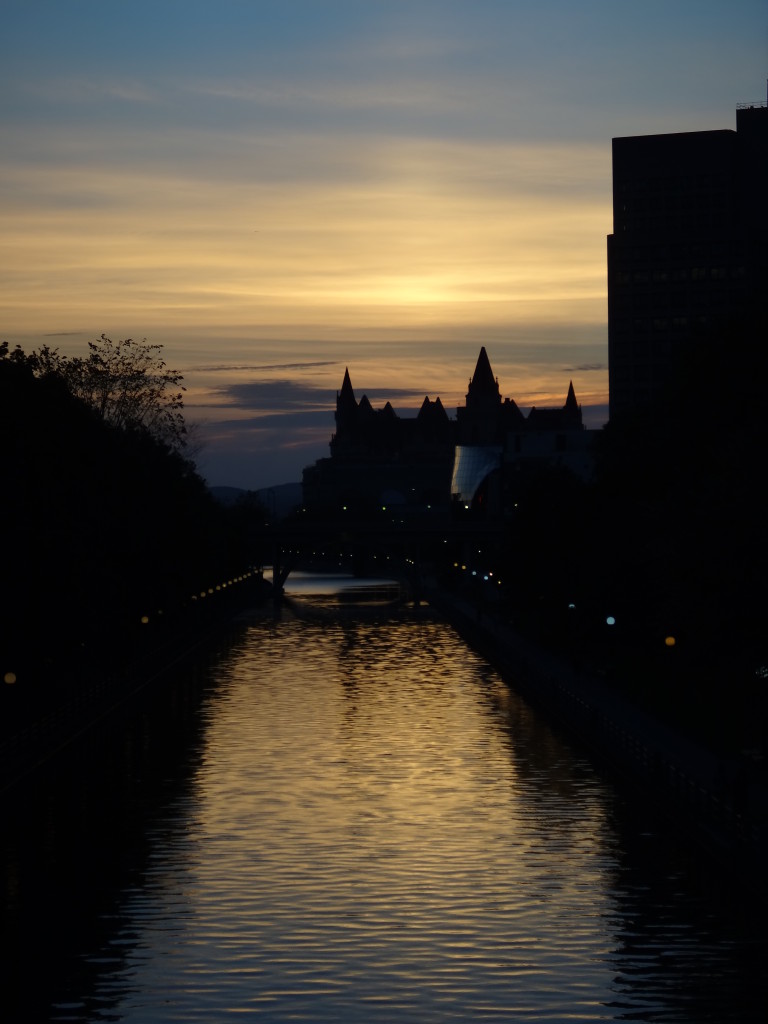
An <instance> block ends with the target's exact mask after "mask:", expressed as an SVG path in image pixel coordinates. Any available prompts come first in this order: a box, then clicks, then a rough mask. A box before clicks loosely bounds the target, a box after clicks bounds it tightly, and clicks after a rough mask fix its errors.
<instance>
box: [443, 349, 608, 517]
mask: <svg viewBox="0 0 768 1024" xmlns="http://www.w3.org/2000/svg"><path fill="white" fill-rule="evenodd" d="M456 428H457V430H456V436H457V443H456V454H455V458H454V463H453V474H452V478H451V498H452V500H453V501H454V503H455V504H457V505H459V506H463V507H464V508H466V509H471V508H475V509H478V508H481V507H482V508H483V509H484V510H486V511H487V512H489V513H490V514H492V515H500V514H504V512H505V511H508V509H507V508H506V506H507V505H510V506H511V505H512V504H513V503H514V500H515V491H516V486H515V479H516V477H518V476H519V474H520V471H521V469H522V468H523V467H524V468H525V469H526V471H528V472H529V473H530V472H535V471H537V470H541V469H553V468H556V469H565V470H568V471H569V472H571V473H574V474H576V475H577V476H579V477H581V478H582V479H586V478H588V477H589V476H591V474H592V470H593V458H592V444H593V440H594V434H595V432H594V431H587V430H585V429H584V423H583V419H582V413H581V406H580V405H579V404H578V402H577V400H576V393H575V391H574V388H573V382H571V383H570V384H569V386H568V394H567V396H566V399H565V404H564V405H563V406H562V407H561V408H555V409H537V408H535V407H534V408H533V409H531V410H530V412H529V413H528V416H524V415H523V414H522V412H521V411H520V409H519V408H518V406H517V404H516V403H515V402H514V400H513V399H511V398H505V399H503V400H502V397H501V391H500V388H499V382H498V380H497V379H496V378H495V377H494V375H493V371H492V370H491V364H490V361H489V359H488V355H487V353H486V351H485V348H482V349H481V350H480V355H479V357H478V360H477V365H476V367H475V372H474V374H473V376H472V378H471V380H470V382H469V387H468V389H467V396H466V404H465V405H464V406H463V407H461V406H460V407H459V408H458V409H457V410H456Z"/></svg>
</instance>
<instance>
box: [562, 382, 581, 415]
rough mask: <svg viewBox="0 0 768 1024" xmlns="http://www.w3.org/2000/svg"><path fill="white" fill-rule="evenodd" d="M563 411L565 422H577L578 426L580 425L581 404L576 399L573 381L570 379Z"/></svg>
mask: <svg viewBox="0 0 768 1024" xmlns="http://www.w3.org/2000/svg"><path fill="white" fill-rule="evenodd" d="M563 413H564V414H565V420H566V422H567V423H573V424H578V426H582V419H581V406H580V405H579V403H578V402H577V401H576V392H575V391H574V389H573V381H571V382H570V384H569V385H568V396H567V398H566V399H565V405H564V406H563Z"/></svg>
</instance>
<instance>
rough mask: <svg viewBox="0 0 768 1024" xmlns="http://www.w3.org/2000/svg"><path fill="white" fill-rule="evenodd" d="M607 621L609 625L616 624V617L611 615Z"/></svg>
mask: <svg viewBox="0 0 768 1024" xmlns="http://www.w3.org/2000/svg"><path fill="white" fill-rule="evenodd" d="M605 621H606V622H607V623H608V625H609V626H615V625H616V619H615V618H614V617H613V615H609V616H608V618H607V619H606V620H605Z"/></svg>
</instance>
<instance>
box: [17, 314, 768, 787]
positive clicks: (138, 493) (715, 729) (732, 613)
mask: <svg viewBox="0 0 768 1024" xmlns="http://www.w3.org/2000/svg"><path fill="white" fill-rule="evenodd" d="M753 329H754V328H753ZM758 337H759V340H762V339H763V338H764V337H765V332H764V331H761V332H759V335H758ZM103 343H108V346H107V347H106V357H110V356H113V355H114V352H115V349H117V350H118V354H119V355H120V356H121V358H123V357H125V356H126V355H127V362H126V361H125V360H124V359H123V362H121V363H120V365H119V370H120V372H121V373H122V374H123V377H125V376H126V374H128V375H129V371H132V370H136V366H135V365H134V364H135V361H136V356H137V355H138V356H139V357H140V359H139V361H140V362H141V364H142V365H141V366H140V367H139V368H138V373H137V375H136V376H135V379H132V382H131V383H130V387H128V388H123V391H122V393H121V394H122V396H123V398H125V395H126V393H127V394H128V398H129V399H130V396H131V394H133V393H134V392H136V391H138V393H140V394H143V395H144V396H146V392H147V389H148V387H149V386H150V385H151V386H152V387H153V388H154V390H153V391H152V392H151V395H150V398H151V400H152V401H154V402H155V403H156V404H158V405H159V407H160V408H159V412H160V414H161V415H160V416H159V417H158V416H154V417H150V418H149V419H148V420H145V421H142V422H137V421H136V420H134V419H132V418H131V415H130V414H126V406H125V402H123V404H122V405H121V406H120V419H119V421H118V422H115V421H113V420H112V419H111V418H110V415H109V402H108V401H107V402H105V400H104V394H105V390H108V388H106V387H105V386H102V383H101V382H102V381H103V376H102V377H98V374H102V375H104V374H105V366H107V368H109V367H108V363H109V359H108V358H103V356H104V344H103ZM124 344H125V343H117V344H116V345H113V344H112V343H111V342H109V339H104V338H102V343H101V344H100V343H98V342H97V343H95V345H94V346H92V357H91V358H92V360H93V365H92V366H90V367H88V366H87V365H84V364H85V363H87V361H80V362H79V364H78V365H74V366H73V364H75V363H76V362H77V361H71V360H66V359H62V358H59V357H58V356H57V354H56V353H55V352H53V353H51V352H50V351H48V350H43V353H42V355H43V356H45V358H44V359H43V358H41V354H40V353H33V354H32V355H26V354H25V353H24V352H22V351H21V350H20V349H18V348H17V349H16V350H15V351H13V352H9V350H8V347H7V345H3V346H2V348H1V349H0V424H1V427H2V438H3V446H2V456H1V458H2V479H3V481H4V484H5V488H4V490H5V496H4V500H3V503H2V513H1V515H2V538H3V544H4V545H5V563H6V572H5V574H4V575H5V579H4V585H3V596H2V622H3V630H2V652H1V653H2V664H0V672H2V673H3V674H5V673H9V672H10V673H13V675H14V677H15V679H16V681H15V683H13V684H8V683H5V684H4V685H3V687H2V702H3V724H2V728H1V729H0V736H2V737H8V736H9V735H13V733H14V731H16V730H17V729H19V728H20V727H22V726H24V725H25V724H26V723H28V722H29V721H30V720H31V719H34V717H35V716H40V715H43V714H45V713H47V712H48V711H49V710H50V709H51V708H52V707H54V706H55V705H56V704H57V703H58V702H59V701H60V700H62V699H63V695H64V694H67V693H71V692H72V691H73V690H77V689H78V688H81V687H83V686H85V685H86V683H87V682H88V681H89V680H91V679H92V678H93V677H94V676H98V675H99V674H100V673H101V674H103V670H104V669H103V667H104V665H105V664H114V663H115V651H118V652H123V657H124V662H125V664H126V665H129V664H130V663H131V662H133V661H135V660H136V659H139V658H140V659H144V658H146V657H151V652H152V650H153V649H154V648H156V647H157V648H159V646H160V645H162V644H164V643H167V642H168V641H169V639H170V638H174V637H176V638H178V637H183V636H185V635H188V636H193V635H195V634H196V633H198V632H199V631H200V629H201V628H203V627H204V625H205V623H206V622H207V621H209V620H210V618H211V617H212V616H213V617H215V614H218V613H214V612H213V610H212V609H213V608H214V606H216V607H217V608H219V609H222V610H226V611H227V612H229V611H231V610H232V609H234V608H236V607H242V606H243V604H247V603H248V602H253V601H254V600H256V599H258V597H259V595H256V593H255V590H254V589H253V588H248V589H243V588H240V589H239V590H238V588H237V587H235V586H233V581H234V582H239V583H242V582H243V580H244V579H247V578H250V577H248V576H247V574H248V573H250V572H251V571H252V570H253V568H254V567H257V566H259V565H261V564H262V562H263V561H264V560H265V558H266V560H269V558H270V557H271V550H270V548H269V547H268V546H267V539H268V537H269V532H270V526H269V525H268V523H267V514H266V511H265V510H264V508H263V507H262V506H261V505H260V504H259V503H258V501H256V500H255V498H254V497H253V496H252V495H248V494H246V495H245V496H244V498H243V500H241V501H240V502H238V503H235V504H234V505H232V506H229V507H227V506H224V505H222V504H220V503H219V502H217V501H215V500H214V498H213V497H212V495H211V494H210V492H209V491H208V489H207V487H206V485H205V483H204V481H203V480H202V479H201V478H200V477H199V475H198V474H197V473H196V471H195V468H194V465H193V463H192V462H191V461H190V460H189V459H188V458H187V457H186V455H185V450H184V436H183V435H184V428H183V421H182V420H180V418H179V417H180V409H181V401H180V398H181V396H180V393H179V392H178V390H177V389H178V385H179V381H180V379H181V378H180V377H179V375H178V374H174V373H173V372H172V371H166V370H165V369H164V364H163V363H162V362H161V361H160V360H159V357H158V356H157V352H156V349H157V348H158V347H157V346H146V344H145V345H144V347H142V346H141V345H133V343H130V344H131V345H133V348H132V349H129V351H128V352H127V354H126V352H125V351H124V350H121V349H120V346H121V345H124ZM739 347H740V349H741V350H742V351H744V350H745V349H746V350H748V351H751V352H752V353H753V355H752V356H751V357H750V359H751V365H748V366H746V365H745V364H744V361H743V360H742V362H741V363H740V364H739V365H735V364H732V363H730V362H729V361H728V359H727V348H725V349H724V346H723V345H721V344H718V343H715V342H707V341H702V342H701V344H700V345H699V346H698V348H697V351H696V353H695V354H692V355H691V357H690V358H689V359H688V360H687V361H686V362H685V363H684V365H682V366H681V371H680V382H679V383H678V386H677V387H675V388H673V389H672V391H671V394H672V396H673V398H672V399H671V400H670V402H669V405H668V407H667V408H666V409H664V410H662V411H661V414H659V413H658V412H657V414H656V415H655V416H654V417H653V418H643V417H639V416H638V417H636V418H634V419H633V420H627V421H624V422H616V423H611V425H609V427H607V428H606V429H605V430H604V431H603V436H602V437H601V439H600V445H599V450H598V453H597V472H596V476H595V479H594V481H593V482H591V483H589V484H584V483H582V482H579V481H577V480H576V479H575V478H572V477H570V476H568V475H566V474H560V473H557V472H554V471H539V472H535V473H529V474H521V478H520V480H519V481H518V484H517V487H518V491H517V493H516V494H515V496H514V497H515V505H516V508H515V511H514V514H513V515H512V516H511V518H509V519H508V520H507V521H505V522H504V523H503V524H502V527H501V528H499V527H498V524H496V525H495V526H494V528H493V529H491V528H490V525H489V529H488V531H487V535H486V536H485V538H484V541H483V548H484V555H483V557H484V559H485V560H486V561H488V560H489V559H490V560H492V562H493V564H494V566H495V568H496V571H497V575H498V576H500V577H501V578H502V579H503V580H504V581H505V585H504V587H503V588H502V590H501V591H500V592H497V593H495V595H494V598H493V605H494V614H495V615H497V616H498V615H502V616H506V617H507V618H508V621H509V622H510V623H512V624H513V625H514V628H515V629H516V630H517V631H519V632H520V633H522V634H523V635H525V636H526V637H527V638H528V639H529V640H531V641H533V642H535V643H537V644H539V645H540V646H541V647H542V648H543V649H545V650H550V651H552V652H554V653H557V654H559V655H561V656H563V657H565V658H566V659H567V660H568V662H569V664H571V665H573V666H574V667H576V668H578V669H579V670H583V671H584V672H585V673H591V674H594V675H596V676H597V677H598V678H600V679H602V680H603V681H605V682H606V683H607V684H609V685H610V686H611V687H612V689H613V690H614V691H615V692H616V693H618V694H620V695H621V696H622V697H623V698H624V699H626V700H628V701H629V702H631V703H634V704H636V705H637V706H639V707H640V708H642V709H643V710H644V711H646V712H648V713H650V714H652V715H654V716H656V717H658V718H659V720H661V721H663V722H665V723H666V724H668V725H671V726H672V727H674V728H675V729H677V730H679V731H680V732H681V733H682V734H684V735H686V736H688V737H690V738H693V739H695V740H696V741H697V742H699V743H702V744H704V745H705V746H706V747H708V748H709V749H710V750H712V751H713V752H715V753H718V754H723V755H724V756H733V755H735V754H736V755H741V754H745V753H746V754H747V755H748V756H749V757H750V758H751V759H752V762H753V763H754V764H755V765H762V766H764V764H765V753H766V742H767V733H768V702H767V701H766V693H767V692H768V630H767V629H766V623H767V622H768V600H767V597H766V595H767V593H768V585H767V581H768V559H767V558H766V547H767V545H766V537H765V524H764V518H765V513H764V508H765V505H764V497H763V493H762V492H763V487H762V476H763V475H764V471H763V469H762V466H763V463H764V453H765V451H766V443H767V442H768V408H766V402H765V394H766V390H765V385H766V381H768V373H766V364H767V362H768V355H766V350H765V347H764V346H763V347H762V348H760V346H759V345H757V344H754V343H753V344H750V345H746V346H745V345H740V346H739ZM148 350H149V351H148ZM94 356H97V357H98V358H96V359H93V357H94ZM132 359H133V363H132V362H131V360H132ZM112 369H113V370H114V366H113V367H112ZM155 371H157V372H155ZM94 373H95V374H96V375H97V384H98V386H97V387H95V386H94V384H93V379H92V376H89V374H91V375H93V374H94ZM114 376H115V375H114V373H113V378H112V379H111V381H110V383H109V387H110V388H112V392H110V393H111V394H114V393H115V381H114ZM118 376H119V374H118ZM73 380H74V382H75V385H73ZM163 381H164V382H165V385H164V386H162V387H159V386H156V385H158V382H159V383H160V384H162V382H163ZM84 382H85V383H84ZM118 383H119V382H118ZM123 383H125V381H123ZM99 388H101V391H99ZM169 390H170V392H171V394H170V400H171V401H170V405H169V406H168V407H165V408H164V407H163V405H162V403H163V399H164V397H167V396H168V391H169ZM128 404H129V405H130V401H129V403H128ZM142 408H143V407H142ZM155 412H158V409H156V410H155ZM164 412H165V413H168V414H169V416H170V420H169V418H168V416H165V417H164V416H163V415H162V414H163V413H164ZM169 422H170V423H171V426H172V427H173V429H172V430H171V432H170V433H169V432H168V430H167V429H166V428H167V426H168V423H169ZM147 424H149V425H147ZM158 424H159V426H158ZM448 514H449V513H448V510H447V508H446V510H445V517H443V519H442V521H443V522H444V521H446V517H447V516H448ZM312 521H316V522H318V523H321V524H322V528H323V529H327V526H328V519H327V516H325V517H323V516H318V517H317V518H316V519H314V520H313V515H312V512H311V510H310V512H309V514H308V515H307V516H305V517H304V518H303V520H302V522H303V523H304V528H306V525H307V523H308V522H309V523H311V522H312ZM478 529H479V531H480V534H481V535H482V530H483V527H482V524H478ZM417 554H418V558H419V560H420V563H421V566H422V567H423V569H424V571H425V572H429V573H430V575H431V576H433V577H434V578H436V579H437V580H439V582H440V586H441V587H442V588H443V589H444V590H445V591H446V592H447V593H450V592H454V593H456V594H457V595H458V596H461V597H462V598H464V599H468V600H469V601H470V602H474V603H475V605H476V607H477V608H478V609H479V611H480V612H481V613H482V609H483V607H484V605H485V603H486V600H487V599H486V597H485V596H484V592H483V591H482V589H478V585H477V583H476V582H474V581H471V580H470V581H467V579H466V577H465V575H462V573H461V572H458V571H457V570H456V568H454V563H455V562H456V561H457V560H458V561H462V560H466V558H467V554H466V551H462V550H461V549H460V544H459V542H454V544H453V546H452V548H451V550H450V552H447V551H446V549H445V548H444V547H442V545H441V543H440V542H438V537H437V534H435V537H434V538H432V540H430V539H429V538H422V540H421V541H420V542H419V550H418V552H417ZM479 567H481V566H479ZM217 588H218V589H217ZM228 588H229V590H228ZM225 592H226V593H225ZM246 592H247V597H244V596H243V595H244V594H245V593H246ZM206 598H213V599H214V600H208V601H207V602H206ZM203 609H205V610H203ZM608 615H611V616H614V617H615V623H614V624H613V625H611V626H608V625H607V624H606V617H607V616H608ZM668 638H674V645H672V644H671V643H669V642H668ZM117 660H118V662H119V660H120V658H119V657H118V659H117ZM759 770H760V771H762V770H764V767H761V768H760V769H759Z"/></svg>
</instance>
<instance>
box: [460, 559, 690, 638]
mask: <svg viewBox="0 0 768 1024" xmlns="http://www.w3.org/2000/svg"><path fill="white" fill-rule="evenodd" d="M453 567H454V569H461V571H462V572H471V574H472V575H473V576H475V577H478V578H479V577H480V576H482V578H483V581H484V582H486V583H496V584H497V585H498V586H501V580H500V579H494V577H493V573H492V572H490V571H489V572H487V573H479V572H478V571H477V569H469V568H468V567H467V566H466V565H462V564H460V563H459V562H454V563H453ZM568 610H569V611H575V610H576V605H575V604H574V603H573V602H572V601H571V603H570V604H569V605H568ZM605 624H606V625H607V626H615V625H616V616H615V615H606V617H605ZM676 643H677V640H676V638H675V637H674V636H666V637H664V646H665V647H674V646H675V645H676Z"/></svg>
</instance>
